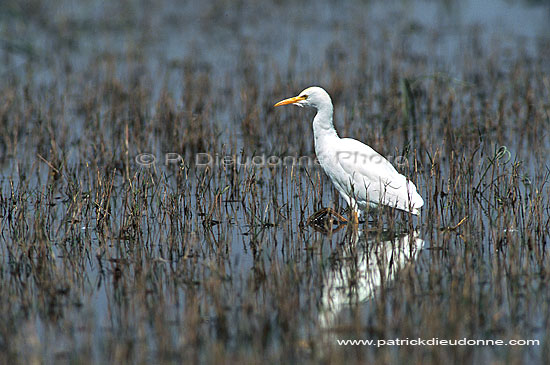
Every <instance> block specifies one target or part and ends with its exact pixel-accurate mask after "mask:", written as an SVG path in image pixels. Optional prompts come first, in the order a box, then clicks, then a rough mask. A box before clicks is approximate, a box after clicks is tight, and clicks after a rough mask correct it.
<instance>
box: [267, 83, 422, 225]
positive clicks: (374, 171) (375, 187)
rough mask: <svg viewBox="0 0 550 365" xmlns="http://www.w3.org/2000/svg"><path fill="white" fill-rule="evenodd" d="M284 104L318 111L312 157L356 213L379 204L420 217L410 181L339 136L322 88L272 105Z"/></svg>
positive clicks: (377, 156)
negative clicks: (308, 107)
mask: <svg viewBox="0 0 550 365" xmlns="http://www.w3.org/2000/svg"><path fill="white" fill-rule="evenodd" d="M287 104H294V105H297V106H301V107H303V106H310V107H313V108H315V109H317V114H316V115H315V118H314V119H313V134H314V136H315V154H316V155H317V159H318V160H319V163H320V164H321V167H322V168H323V169H324V170H325V172H326V174H327V175H328V176H329V177H330V179H331V181H332V183H333V184H334V186H335V187H336V189H337V190H338V191H339V192H340V194H341V195H342V196H343V197H344V199H345V200H346V202H347V203H348V204H349V206H350V207H351V208H352V209H354V211H355V212H357V214H360V212H361V210H364V209H365V208H367V206H371V207H375V206H378V205H380V204H381V205H387V206H390V207H392V208H396V209H400V210H403V211H406V212H409V213H412V214H416V215H417V214H419V212H420V208H421V207H422V206H423V205H424V200H422V197H421V196H420V195H419V194H418V192H417V191H416V187H415V186H414V184H413V183H412V182H411V181H410V180H408V179H407V178H406V177H405V176H403V175H401V174H400V173H399V172H397V170H396V169H395V168H394V167H393V166H392V164H391V163H390V162H389V161H388V160H386V159H385V158H384V157H383V156H382V155H380V154H379V153H378V152H376V151H375V150H373V149H372V148H371V147H369V146H367V145H366V144H364V143H361V142H359V141H357V140H355V139H351V138H340V137H339V136H338V133H336V130H335V129H334V125H333V123H332V115H333V107H332V100H331V99H330V96H329V94H328V93H327V92H326V91H325V90H324V89H323V88H320V87H316V86H314V87H308V88H307V89H305V90H304V91H302V92H301V93H300V94H299V95H298V96H296V97H293V98H289V99H285V100H282V101H280V102H278V103H277V104H275V106H280V105H287Z"/></svg>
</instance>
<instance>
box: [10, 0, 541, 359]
mask: <svg viewBox="0 0 550 365" xmlns="http://www.w3.org/2000/svg"><path fill="white" fill-rule="evenodd" d="M549 18H550V8H549V6H548V5H547V4H544V3H537V2H508V1H498V0H492V1H488V2H483V4H480V3H479V2H477V1H473V0H471V1H465V2H460V3H456V2H451V1H444V2H440V3H439V2H433V1H429V2H428V1H426V2H425V1H399V2H393V3H392V4H388V3H387V2H379V1H373V2H349V3H346V5H344V6H336V5H335V4H333V3H332V2H328V1H325V2H314V3H311V4H309V3H304V2H298V3H296V2H286V1H282V2H278V3H275V4H271V3H264V2H260V3H258V4H255V5H251V4H244V3H239V2H237V3H232V2H225V1H217V2H200V3H197V2H187V3H186V4H184V5H180V4H178V3H177V2H173V1H163V2H153V1H127V2H122V3H118V4H111V3H105V2H100V1H89V2H81V3H78V4H75V3H74V2H71V1H52V2H49V3H48V4H41V3H40V2H33V1H28V2H23V3H19V2H15V1H14V2H10V1H8V2H7V3H6V5H0V39H1V40H2V41H3V42H2V47H0V57H2V59H3V65H2V66H0V78H1V79H0V80H1V83H2V87H1V88H0V91H1V92H2V95H1V97H2V99H3V100H4V102H3V106H2V108H0V111H2V115H4V116H5V118H4V119H2V134H3V140H2V144H0V147H1V153H2V155H1V158H0V169H1V171H2V176H1V178H0V187H1V197H2V213H1V218H0V219H1V220H2V235H3V240H2V241H3V242H4V243H3V244H2V245H1V246H0V247H1V249H0V252H1V254H2V259H1V262H2V269H1V277H2V292H3V293H5V295H4V299H3V300H2V301H1V302H0V303H1V306H0V308H1V310H2V312H3V313H4V315H5V317H6V318H7V320H6V321H5V324H4V325H2V327H0V347H1V348H2V349H3V350H5V351H3V352H5V354H6V355H5V357H3V358H2V359H3V360H6V361H9V360H13V359H16V358H18V359H19V360H20V361H21V362H30V361H34V360H35V359H38V358H45V359H46V362H57V361H77V360H79V359H91V360H90V361H92V362H103V361H105V360H110V361H121V362H138V361H142V360H149V361H154V360H158V361H160V362H170V361H174V362H175V361H182V360H183V359H189V358H192V359H194V360H203V361H217V362H219V361H221V359H232V360H235V361H237V360H241V361H265V360H271V361H285V362H287V361H300V360H301V361H311V362H314V361H333V362H334V361H353V360H356V361H368V360H370V361H386V362H387V361H391V360H394V361H399V360H403V359H408V360H409V361H418V360H422V361H430V362H440V361H453V360H454V361H476V360H477V361H490V360H496V361H507V362H521V361H524V360H531V359H535V360H541V359H542V358H543V357H544V355H545V354H546V352H547V351H548V338H549V337H548V329H547V328H548V326H547V318H548V314H549V308H548V305H547V303H548V294H547V293H546V291H545V288H544V286H545V280H546V279H545V278H546V270H547V268H548V259H547V258H546V255H545V247H546V240H547V239H548V238H549V234H548V209H549V208H548V200H549V198H550V195H549V192H548V186H547V184H546V181H547V180H548V175H547V173H548V167H547V166H548V163H547V159H546V156H547V152H548V145H550V144H549V142H550V141H549V136H548V133H547V132H546V130H547V129H544V128H541V127H544V126H545V125H547V123H548V113H549V111H548V110H549V106H548V100H549V95H550V76H549V72H550V70H549V68H548V67H549V66H548V62H546V61H545V60H546V59H547V56H548V45H549V44H550V21H549ZM405 81H407V82H410V85H411V93H410V95H408V97H409V98H413V99H414V101H413V103H416V110H415V111H414V112H411V110H410V109H409V110H407V108H406V107H403V105H406V103H407V97H406V96H405V95H407V94H406V92H405V91H404V89H403V85H406V83H405ZM311 84H318V85H322V86H325V87H326V88H327V89H328V90H329V91H330V92H331V94H332V96H333V100H334V102H335V112H336V114H335V118H336V119H335V124H336V127H337V128H338V130H339V131H340V133H341V135H344V136H354V137H356V138H358V139H361V140H363V141H365V142H367V143H369V144H371V145H372V146H373V147H375V148H376V149H377V150H379V151H380V152H381V153H382V154H383V155H385V156H405V160H406V161H408V166H405V171H406V172H407V173H408V175H409V176H411V177H412V178H413V179H414V180H415V181H416V185H417V186H418V187H419V190H420V192H421V194H422V195H423V196H424V198H425V201H426V207H425V208H424V214H423V215H422V217H421V218H419V219H418V220H414V221H413V223H414V225H416V226H417V227H419V233H418V237H417V238H414V239H418V240H419V241H422V243H423V249H422V250H420V251H419V252H416V254H415V255H413V256H412V257H413V258H414V259H411V258H410V257H408V258H407V260H405V261H406V262H405V263H406V265H405V263H403V265H401V264H402V262H401V261H400V260H399V259H398V258H396V257H392V259H391V260H390V261H391V262H394V263H395V264H396V265H397V263H399V265H397V266H399V267H400V268H401V266H404V267H405V269H404V270H403V271H401V270H400V271H399V272H396V273H395V274H394V275H391V277H388V278H386V279H383V280H380V282H379V283H378V281H377V283H376V285H373V287H375V289H374V292H375V294H374V295H372V296H368V295H367V296H364V295H355V294H356V293H358V292H360V291H361V290H364V289H365V288H368V287H369V285H370V284H364V282H365V280H366V281H367V282H371V283H372V281H373V280H374V279H373V276H372V275H371V274H369V271H368V270H367V272H365V271H364V270H363V271H361V270H358V268H357V265H358V263H361V262H365V260H366V261H369V260H370V261H369V262H377V261H376V259H375V258H374V256H372V255H375V252H386V251H384V249H387V248H388V245H391V244H395V245H398V242H402V241H403V238H398V239H395V238H394V237H390V238H389V239H388V237H386V236H385V234H386V233H384V234H382V232H387V230H389V231H391V232H395V231H399V230H400V229H403V227H401V226H405V228H410V227H408V225H409V221H408V220H407V218H406V217H403V216H400V215H399V214H397V215H393V214H391V213H388V212H385V213H383V218H382V221H378V220H376V219H375V217H374V218H372V217H371V220H372V221H373V222H371V224H365V225H363V229H366V228H367V227H371V228H372V226H374V227H375V228H380V229H379V230H378V231H377V230H374V232H370V233H369V231H368V230H367V231H366V232H365V233H364V235H365V237H364V239H362V240H359V242H357V243H356V246H353V245H351V243H350V241H349V236H347V235H346V232H345V230H341V231H338V232H335V233H334V234H333V235H323V234H320V233H318V232H316V231H315V230H314V229H313V228H311V227H307V226H306V225H305V222H306V220H307V218H308V217H309V215H311V214H313V213H314V212H315V211H317V210H318V209H320V208H322V207H325V206H331V207H335V208H337V209H338V208H343V202H342V201H341V200H340V201H339V200H338V198H337V195H336V192H335V190H334V189H333V188H332V187H331V185H330V183H329V182H328V179H327V177H326V176H325V175H324V174H323V172H322V171H321V170H320V169H319V168H316V167H306V168H304V167H295V166H294V167H293V166H284V167H283V166H277V167H271V168H265V167H262V166H257V165H256V166H233V165H231V166H219V165H218V166H211V167H210V168H208V169H206V168H204V167H200V166H194V162H196V156H197V154H198V153H211V154H218V155H220V156H227V155H233V154H237V155H243V156H245V157H252V156H271V155H274V156H308V157H310V158H313V143H312V141H313V140H312V131H311V126H310V120H311V119H312V117H313V114H312V112H311V111H306V110H298V109H297V108H294V109H292V108H287V109H280V110H279V109H277V110H273V108H272V105H273V103H274V102H276V101H278V100H280V99H282V98H284V97H288V96H291V95H294V94H296V93H298V92H299V91H300V90H302V89H304V88H305V87H307V86H309V85H311ZM4 107H5V110H4V109H3V108H4ZM411 113H412V114H414V115H413V116H411ZM415 119H416V120H417V121H416V122H415V121H414V120H415ZM366 121H368V123H367V122H366ZM13 141H16V143H14V142H13ZM52 141H53V142H52ZM408 143H411V145H412V146H416V147H413V148H411V152H410V153H409V154H407V153H406V146H407V144H408ZM501 146H506V149H499V148H500V147H501ZM474 151H476V152H474ZM508 151H509V155H508ZM167 153H177V154H178V155H181V156H182V157H183V158H184V161H185V163H184V165H183V166H182V165H181V164H179V163H169V164H165V163H163V161H164V159H165V157H166V154H167ZM145 154H147V156H149V158H151V156H152V157H154V158H155V159H156V163H155V164H153V165H151V166H149V167H145V166H143V163H141V164H140V163H138V162H139V159H140V158H143V156H146V155H145ZM495 157H498V158H496V159H495ZM491 159H494V161H495V163H494V164H491V163H490V161H491ZM519 161H522V163H521V164H519ZM142 162H143V161H142ZM50 165H51V166H50ZM417 165H418V166H420V167H418V168H415V166H417ZM52 166H53V167H52ZM234 167H235V168H234ZM57 170H59V171H60V173H57V172H56V171H57ZM110 184H112V186H111V185H110ZM507 211H508V213H507ZM509 212H512V214H510V213H509ZM520 214H521V216H520ZM465 217H468V218H467V220H466V221H465V223H464V224H463V225H460V226H457V224H459V222H461V220H462V219H463V218H465ZM405 230H408V231H409V232H410V229H405ZM504 230H506V232H505V231H504ZM409 234H411V233H409ZM405 237H408V236H407V235H406V234H405ZM533 237H536V238H537V239H538V240H539V241H536V242H534V241H533ZM405 241H407V240H405ZM377 258H379V257H378V256H377ZM392 260H395V261H392ZM379 266H383V265H379ZM335 268H338V269H335ZM381 270H382V268H381ZM331 273H336V274H335V275H338V274H341V275H344V276H345V277H350V278H351V282H349V283H347V284H346V285H349V286H350V289H351V292H352V293H355V294H354V295H350V296H349V300H348V302H347V303H345V304H341V305H340V304H339V308H340V307H341V308H344V309H341V310H337V311H335V310H333V311H332V312H331V315H330V317H331V321H330V322H331V324H330V325H329V326H327V323H326V320H325V319H323V320H321V319H320V318H321V315H322V314H323V313H326V311H327V310H328V311H329V312H330V311H331V308H327V307H330V305H327V304H326V301H325V300H324V296H325V294H326V293H325V292H326V288H327V287H330V285H329V284H330V279H327V277H330V275H331ZM380 277H384V276H383V275H381V276H380ZM338 285H340V284H338ZM367 297H368V298H367ZM367 299H368V300H367ZM327 327H328V328H327ZM10 335H13V336H10ZM335 336H336V337H338V336H343V337H344V336H345V337H351V338H366V337H368V338H378V339H380V338H382V339H384V338H392V336H393V337H401V336H410V337H413V336H422V337H424V336H425V337H427V338H429V337H432V336H436V337H440V338H462V337H471V338H489V339H490V338H495V337H498V338H501V337H502V338H504V339H509V338H512V337H519V338H526V339H539V340H541V345H540V346H534V347H522V348H520V349H517V350H516V349H512V350H510V349H509V348H507V349H502V348H497V347H491V348H477V347H476V348H473V349H472V348H467V349H466V350H465V349H463V348H460V349H455V348H450V349H422V348H418V349H413V350H414V351H413V352H412V355H410V357H409V355H408V354H407V351H408V350H410V349H406V348H388V349H384V350H380V351H377V350H376V349H374V348H361V349H358V348H354V349H350V348H338V347H337V346H335V344H334V342H335ZM10 337H11V338H10ZM406 350H407V351H406ZM426 352H429V354H428V355H426V354H425V353H426Z"/></svg>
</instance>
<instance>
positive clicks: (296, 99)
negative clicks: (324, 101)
mask: <svg viewBox="0 0 550 365" xmlns="http://www.w3.org/2000/svg"><path fill="white" fill-rule="evenodd" d="M302 100H306V97H304V96H295V97H293V98H288V99H285V100H281V101H279V102H278V103H277V104H275V105H273V106H281V105H288V104H294V103H297V102H299V101H302Z"/></svg>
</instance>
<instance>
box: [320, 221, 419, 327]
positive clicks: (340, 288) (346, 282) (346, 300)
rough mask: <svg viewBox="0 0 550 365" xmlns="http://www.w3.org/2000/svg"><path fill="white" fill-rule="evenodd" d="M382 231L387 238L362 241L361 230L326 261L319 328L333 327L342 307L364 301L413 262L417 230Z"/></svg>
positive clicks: (417, 248) (416, 243)
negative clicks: (335, 256)
mask: <svg viewBox="0 0 550 365" xmlns="http://www.w3.org/2000/svg"><path fill="white" fill-rule="evenodd" d="M383 234H384V235H389V236H390V237H385V238H383V239H382V240H380V239H379V238H378V237H377V239H366V240H365V239H364V236H363V234H362V233H357V234H355V235H354V236H353V237H352V238H351V244H350V245H345V246H342V247H341V252H340V253H338V255H339V257H337V258H336V259H333V260H330V262H329V265H327V270H326V272H325V274H324V279H323V284H324V285H323V290H322V297H321V307H320V311H319V315H320V318H319V320H320V324H321V327H322V328H326V329H329V328H331V327H334V324H335V321H336V318H337V317H338V315H339V313H340V312H341V311H342V310H343V309H345V308H346V307H349V306H350V305H354V304H359V303H362V302H366V301H368V300H370V299H372V298H373V297H374V296H375V295H376V293H377V292H378V291H379V290H380V288H383V287H387V286H388V285H391V282H392V281H393V280H394V279H395V276H396V274H397V273H398V272H399V271H401V270H402V269H403V268H405V267H406V266H407V265H410V264H411V263H412V262H414V261H415V260H416V258H417V255H418V252H419V251H420V250H421V249H422V248H423V247H424V240H422V239H421V238H419V233H418V231H412V232H409V233H405V234H399V235H395V234H391V233H390V232H383ZM386 238H387V239H386Z"/></svg>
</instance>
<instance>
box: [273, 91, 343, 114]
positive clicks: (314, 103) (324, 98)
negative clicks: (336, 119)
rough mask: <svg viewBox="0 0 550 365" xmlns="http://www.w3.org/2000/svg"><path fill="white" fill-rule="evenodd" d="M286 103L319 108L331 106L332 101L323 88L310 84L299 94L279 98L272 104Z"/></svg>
mask: <svg viewBox="0 0 550 365" xmlns="http://www.w3.org/2000/svg"><path fill="white" fill-rule="evenodd" d="M288 104H294V105H296V106H301V107H304V106H311V107H314V108H317V109H319V108H321V107H323V106H329V105H330V106H332V101H331V100H330V96H329V94H328V93H327V92H326V91H325V89H323V88H321V87H318V86H312V87H308V88H307V89H305V90H304V91H302V92H301V93H300V94H298V96H295V97H293V98H288V99H285V100H281V101H279V102H278V103H277V104H275V105H274V106H281V105H288Z"/></svg>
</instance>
